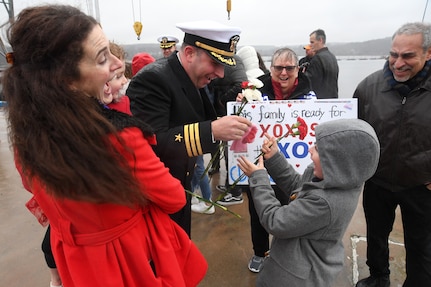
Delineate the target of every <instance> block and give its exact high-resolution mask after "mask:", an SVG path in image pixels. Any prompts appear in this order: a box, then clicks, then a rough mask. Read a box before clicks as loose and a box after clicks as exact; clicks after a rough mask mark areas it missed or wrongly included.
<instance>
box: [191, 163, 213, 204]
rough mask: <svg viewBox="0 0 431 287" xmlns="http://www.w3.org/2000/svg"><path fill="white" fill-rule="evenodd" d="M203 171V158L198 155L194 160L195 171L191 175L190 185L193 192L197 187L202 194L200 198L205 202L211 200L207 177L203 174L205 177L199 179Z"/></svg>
mask: <svg viewBox="0 0 431 287" xmlns="http://www.w3.org/2000/svg"><path fill="white" fill-rule="evenodd" d="M204 171H205V165H204V156H203V155H200V156H198V157H197V158H196V165H195V171H194V173H193V177H192V184H191V185H192V191H193V192H194V190H195V189H196V188H198V186H199V187H200V189H201V192H202V197H203V198H205V199H207V200H211V187H210V182H209V179H208V175H207V174H205V176H204V177H203V178H202V179H200V178H201V177H202V175H203V173H204Z"/></svg>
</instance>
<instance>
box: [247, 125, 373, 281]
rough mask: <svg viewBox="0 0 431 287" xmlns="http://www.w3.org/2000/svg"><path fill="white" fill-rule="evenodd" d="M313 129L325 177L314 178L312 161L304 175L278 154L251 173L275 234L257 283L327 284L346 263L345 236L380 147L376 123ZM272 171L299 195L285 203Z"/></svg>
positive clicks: (262, 214) (263, 218) (262, 213)
mask: <svg viewBox="0 0 431 287" xmlns="http://www.w3.org/2000/svg"><path fill="white" fill-rule="evenodd" d="M315 132H316V145H317V148H318V153H319V157H320V162H321V166H322V171H323V180H318V179H317V178H315V177H314V175H313V170H314V165H313V164H311V165H309V166H308V167H307V168H306V170H305V171H304V173H303V175H300V174H298V173H297V172H296V171H295V169H294V168H293V167H292V166H291V165H290V164H289V163H288V162H287V161H286V158H285V157H284V156H283V155H282V154H280V153H278V154H276V155H274V156H273V157H271V158H270V159H268V160H265V167H266V169H267V171H268V172H267V171H266V170H258V171H255V172H254V173H253V174H252V175H251V176H250V178H249V184H250V189H251V194H252V197H253V201H254V205H255V207H256V211H257V214H258V215H259V218H260V222H261V224H262V226H263V227H264V228H265V229H266V230H267V231H268V233H270V234H272V235H273V241H272V243H271V252H270V256H269V258H267V259H266V260H265V263H264V266H263V269H262V271H261V272H260V273H259V276H258V279H257V286H268V287H278V286H289V287H295V286H297V287H307V286H310V287H328V286H331V284H333V282H334V280H335V279H336V277H337V275H338V273H339V272H340V271H341V270H342V268H343V264H344V247H343V243H342V238H343V235H344V233H345V231H346V228H347V226H348V225H349V223H350V220H351V219H352V216H353V213H354V212H355V209H356V207H357V205H358V198H359V195H360V192H361V191H362V188H363V185H364V182H365V181H366V180H367V179H368V178H370V177H371V176H372V175H373V174H374V172H375V170H376V168H377V163H378V160H379V154H380V146H379V142H378V139H377V136H376V134H375V132H374V130H373V128H372V127H371V126H370V125H369V124H368V123H366V122H365V121H362V120H358V119H347V120H346V119H343V120H335V121H329V122H325V123H322V124H320V125H318V126H317V127H316V130H315ZM268 173H269V174H270V175H271V177H272V178H273V180H274V181H275V182H276V184H277V185H278V186H279V187H280V189H281V190H283V191H285V192H287V193H289V194H290V195H292V194H294V193H296V198H295V199H292V200H291V201H290V202H289V204H287V205H281V204H280V202H279V201H278V200H277V199H276V197H275V194H274V191H273V189H272V188H271V186H270V182H269V178H268ZM291 198H294V196H291Z"/></svg>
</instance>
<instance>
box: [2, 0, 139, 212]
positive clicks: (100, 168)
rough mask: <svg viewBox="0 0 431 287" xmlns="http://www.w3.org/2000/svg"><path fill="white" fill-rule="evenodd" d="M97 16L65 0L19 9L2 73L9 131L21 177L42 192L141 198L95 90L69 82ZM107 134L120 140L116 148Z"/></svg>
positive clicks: (100, 199) (98, 199)
mask: <svg viewBox="0 0 431 287" xmlns="http://www.w3.org/2000/svg"><path fill="white" fill-rule="evenodd" d="M97 25H99V24H98V22H97V21H96V20H95V19H94V18H92V17H90V16H88V15H86V14H84V13H83V12H81V11H80V10H78V9H76V8H74V7H71V6H66V5H47V6H38V7H31V8H27V9H24V10H22V11H21V13H20V14H19V15H18V17H17V20H16V21H15V22H14V23H13V24H12V25H11V27H10V28H9V30H8V38H9V43H10V45H11V47H12V49H13V53H14V58H15V61H14V64H13V65H12V66H11V67H9V68H8V69H7V70H6V71H5V74H4V79H3V83H4V94H5V97H6V100H7V102H8V106H7V108H6V118H7V121H8V131H9V138H10V143H11V145H12V148H13V150H14V152H15V155H16V161H17V164H18V166H20V167H21V169H22V174H23V176H24V178H25V179H26V181H27V182H29V183H31V181H32V180H33V179H34V178H37V179H38V180H40V181H41V183H42V184H43V185H44V187H45V188H46V192H47V193H49V194H51V195H53V196H56V197H59V198H69V199H74V200H83V201H90V202H95V203H107V202H109V203H118V204H124V205H128V206H136V204H138V205H144V204H145V202H146V199H145V196H144V194H143V192H142V187H141V186H140V184H139V183H138V182H137V180H136V179H135V177H134V176H133V170H132V168H131V167H129V166H128V165H127V163H126V159H125V158H124V157H123V156H121V154H124V152H125V151H127V152H128V154H131V155H132V156H133V151H130V150H128V149H127V147H126V146H125V144H124V143H123V142H122V141H121V138H120V137H119V136H118V133H117V129H116V127H115V126H114V125H113V124H112V123H111V122H110V121H109V120H108V119H106V118H105V117H104V116H103V115H102V112H101V108H100V105H99V103H98V102H97V100H95V99H96V98H97V95H96V93H97V91H96V89H95V91H94V95H91V94H90V95H89V94H88V92H87V94H86V93H85V92H84V91H80V90H76V89H73V88H72V85H69V84H68V83H72V82H78V81H79V80H80V77H81V75H80V70H79V66H78V64H79V62H80V61H81V59H82V58H83V57H84V50H83V42H84V41H85V40H86V38H87V37H88V36H89V34H90V33H91V32H92V31H93V29H94V28H95V27H96V26H97ZM108 134H113V135H114V136H115V137H116V138H117V139H118V140H119V141H120V142H121V143H122V146H123V150H121V151H120V150H116V149H115V148H114V147H113V145H112V143H111V141H109V140H108Z"/></svg>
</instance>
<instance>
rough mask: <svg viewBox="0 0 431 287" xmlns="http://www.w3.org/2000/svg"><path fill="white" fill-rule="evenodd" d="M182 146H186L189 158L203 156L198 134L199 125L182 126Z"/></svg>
mask: <svg viewBox="0 0 431 287" xmlns="http://www.w3.org/2000/svg"><path fill="white" fill-rule="evenodd" d="M184 144H185V145H186V150H187V155H188V156H189V157H195V156H198V155H201V154H203V152H202V146H201V140H200V134H199V123H194V124H190V125H185V126H184Z"/></svg>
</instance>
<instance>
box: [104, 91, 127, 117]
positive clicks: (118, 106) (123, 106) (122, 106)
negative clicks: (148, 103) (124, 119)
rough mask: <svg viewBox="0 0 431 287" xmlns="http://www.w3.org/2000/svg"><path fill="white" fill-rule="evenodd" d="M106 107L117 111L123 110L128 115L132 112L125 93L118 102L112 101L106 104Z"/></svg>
mask: <svg viewBox="0 0 431 287" xmlns="http://www.w3.org/2000/svg"><path fill="white" fill-rule="evenodd" d="M108 107H109V108H110V109H113V110H117V111H119V112H123V113H125V114H128V115H132V112H131V111H130V99H129V97H128V96H126V95H123V96H122V97H121V99H120V101H119V102H117V103H114V102H112V103H110V104H108Z"/></svg>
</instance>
